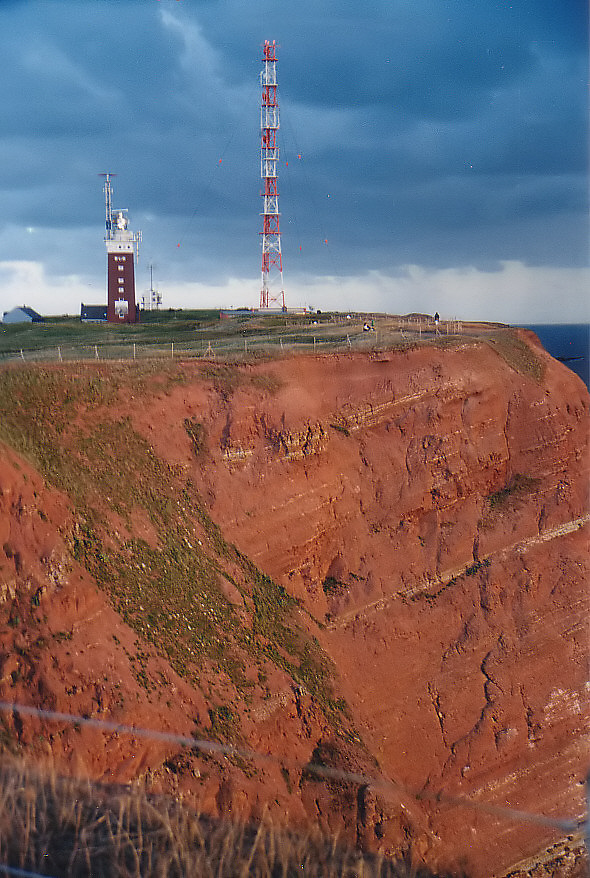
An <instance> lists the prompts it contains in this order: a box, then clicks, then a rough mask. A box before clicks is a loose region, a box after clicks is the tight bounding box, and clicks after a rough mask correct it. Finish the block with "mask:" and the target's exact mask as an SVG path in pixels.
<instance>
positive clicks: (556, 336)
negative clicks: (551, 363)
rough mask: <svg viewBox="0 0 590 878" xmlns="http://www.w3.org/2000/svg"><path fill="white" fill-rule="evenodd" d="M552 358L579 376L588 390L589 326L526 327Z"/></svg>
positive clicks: (584, 324) (542, 325)
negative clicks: (537, 337) (537, 338)
mask: <svg viewBox="0 0 590 878" xmlns="http://www.w3.org/2000/svg"><path fill="white" fill-rule="evenodd" d="M526 328H527V329H532V330H533V332H535V333H536V334H537V335H538V336H539V339H540V341H541V344H542V345H543V347H544V348H545V350H547V351H549V353H550V354H551V356H552V357H555V358H556V359H558V360H561V361H562V362H563V363H564V364H565V365H566V366H567V367H568V369H571V370H572V372H575V373H576V375H579V376H580V378H581V379H582V381H583V382H584V383H585V384H586V387H588V388H589V389H590V360H589V352H590V325H588V324H587V323H545V324H537V325H535V326H527V327H526Z"/></svg>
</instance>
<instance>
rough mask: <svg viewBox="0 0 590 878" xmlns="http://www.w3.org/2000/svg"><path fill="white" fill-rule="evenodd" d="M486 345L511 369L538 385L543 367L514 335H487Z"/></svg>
mask: <svg viewBox="0 0 590 878" xmlns="http://www.w3.org/2000/svg"><path fill="white" fill-rule="evenodd" d="M486 342H487V344H489V346H490V347H491V348H492V350H494V351H496V353H497V354H498V355H499V356H500V357H502V359H503V360H504V362H505V363H507V364H508V365H509V366H510V368H511V369H514V370H515V371H516V372H519V373H520V374H521V375H524V376H525V377H527V378H531V379H532V380H533V381H536V382H537V383H540V382H541V381H542V380H543V375H544V374H545V367H544V365H543V363H542V362H541V360H539V358H538V357H537V355H536V354H535V352H534V351H533V349H532V348H531V347H529V345H528V344H527V343H526V342H525V341H523V339H521V338H519V337H518V336H517V335H516V333H514V332H510V331H509V330H504V331H501V332H496V333H494V334H493V335H489V336H488V337H487V338H486Z"/></svg>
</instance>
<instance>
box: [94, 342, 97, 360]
mask: <svg viewBox="0 0 590 878" xmlns="http://www.w3.org/2000/svg"><path fill="white" fill-rule="evenodd" d="M94 359H95V360H98V345H94Z"/></svg>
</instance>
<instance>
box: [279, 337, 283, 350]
mask: <svg viewBox="0 0 590 878" xmlns="http://www.w3.org/2000/svg"><path fill="white" fill-rule="evenodd" d="M279 341H280V343H281V350H283V339H282V338H280V339H279Z"/></svg>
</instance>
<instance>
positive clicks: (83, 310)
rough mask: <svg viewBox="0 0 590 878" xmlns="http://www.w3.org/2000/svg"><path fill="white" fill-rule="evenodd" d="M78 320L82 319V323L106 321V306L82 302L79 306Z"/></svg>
mask: <svg viewBox="0 0 590 878" xmlns="http://www.w3.org/2000/svg"><path fill="white" fill-rule="evenodd" d="M80 320H81V321H82V323H106V322H107V306H106V305H85V304H84V303H83V302H82V304H81V306H80Z"/></svg>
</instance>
